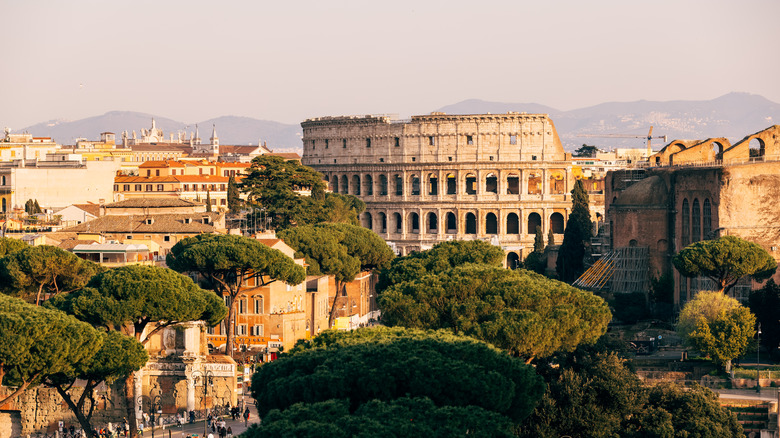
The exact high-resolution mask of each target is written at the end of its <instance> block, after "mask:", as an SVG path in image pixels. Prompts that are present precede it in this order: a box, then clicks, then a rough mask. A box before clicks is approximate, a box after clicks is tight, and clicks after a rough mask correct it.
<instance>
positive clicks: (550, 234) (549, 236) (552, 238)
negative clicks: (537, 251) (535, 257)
mask: <svg viewBox="0 0 780 438" xmlns="http://www.w3.org/2000/svg"><path fill="white" fill-rule="evenodd" d="M553 245H555V234H554V233H553V230H552V228H550V229H549V230H547V246H553ZM535 246H536V245H534V247H535Z"/></svg>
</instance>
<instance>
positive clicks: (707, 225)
mask: <svg viewBox="0 0 780 438" xmlns="http://www.w3.org/2000/svg"><path fill="white" fill-rule="evenodd" d="M701 219H702V220H701V234H702V239H710V238H712V237H714V236H710V234H711V233H712V204H710V200H709V199H707V198H705V199H704V207H703V209H702V216H701Z"/></svg>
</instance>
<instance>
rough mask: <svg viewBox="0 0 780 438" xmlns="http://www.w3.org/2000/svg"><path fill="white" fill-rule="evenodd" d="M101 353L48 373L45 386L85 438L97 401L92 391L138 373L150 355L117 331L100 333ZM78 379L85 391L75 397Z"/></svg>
mask: <svg viewBox="0 0 780 438" xmlns="http://www.w3.org/2000/svg"><path fill="white" fill-rule="evenodd" d="M100 334H101V339H100V344H101V346H100V350H98V351H97V353H95V354H94V355H93V356H92V357H90V358H88V359H87V360H84V361H81V362H79V363H77V364H74V366H73V367H72V369H70V370H68V371H63V372H59V373H56V374H49V375H48V376H46V377H45V379H44V385H46V386H49V387H52V388H55V389H56V390H57V393H59V394H60V396H61V397H62V399H63V400H64V401H65V403H66V404H67V405H68V407H69V408H70V410H71V411H72V412H73V414H74V415H75V416H76V419H77V420H78V422H79V424H81V428H82V430H84V431H85V432H86V433H87V435H88V436H95V438H97V437H96V435H94V434H93V433H92V431H93V430H94V427H92V414H93V413H94V409H95V406H96V405H97V401H96V400H95V392H94V390H95V388H96V387H97V386H98V385H99V384H101V383H102V382H111V381H113V380H115V379H117V378H123V377H127V376H128V375H130V373H132V372H134V371H138V370H139V369H141V367H143V366H144V365H145V364H146V362H147V361H148V360H149V354H148V353H147V352H146V349H145V348H144V346H143V345H142V344H141V343H140V342H138V341H137V340H136V339H134V338H131V337H129V336H125V335H123V334H121V333H119V332H114V331H109V332H100ZM77 380H81V381H82V382H83V384H84V391H83V392H82V393H81V395H80V396H78V397H76V396H75V395H73V394H72V392H71V388H72V387H73V385H74V384H75V383H76V381H77Z"/></svg>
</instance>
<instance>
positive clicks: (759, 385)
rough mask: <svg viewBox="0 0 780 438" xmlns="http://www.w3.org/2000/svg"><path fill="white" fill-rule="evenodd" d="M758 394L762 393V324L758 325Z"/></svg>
mask: <svg viewBox="0 0 780 438" xmlns="http://www.w3.org/2000/svg"><path fill="white" fill-rule="evenodd" d="M756 347H757V348H756V392H758V393H759V394H760V393H761V323H760V322H759V323H758V341H757V342H756Z"/></svg>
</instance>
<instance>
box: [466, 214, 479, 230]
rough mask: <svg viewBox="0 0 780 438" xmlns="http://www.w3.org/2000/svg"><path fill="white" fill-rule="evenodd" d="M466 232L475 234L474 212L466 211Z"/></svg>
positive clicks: (475, 221)
mask: <svg viewBox="0 0 780 438" xmlns="http://www.w3.org/2000/svg"><path fill="white" fill-rule="evenodd" d="M466 234H477V216H476V215H474V213H471V212H469V213H466Z"/></svg>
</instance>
